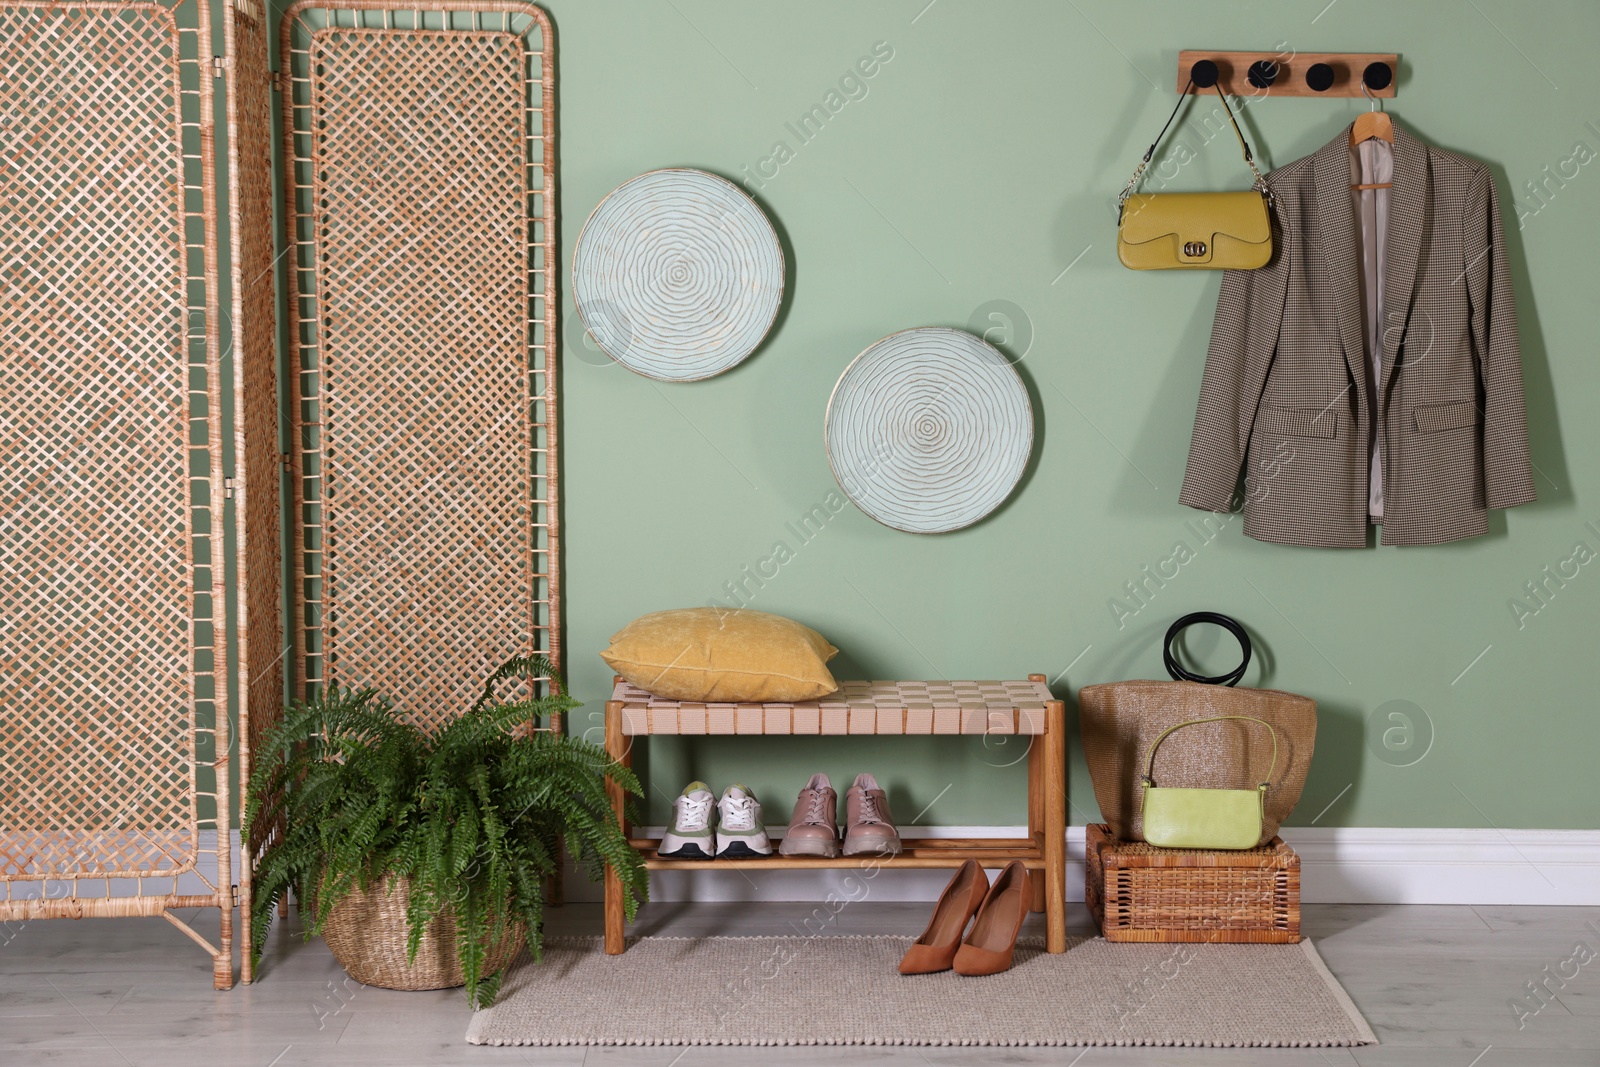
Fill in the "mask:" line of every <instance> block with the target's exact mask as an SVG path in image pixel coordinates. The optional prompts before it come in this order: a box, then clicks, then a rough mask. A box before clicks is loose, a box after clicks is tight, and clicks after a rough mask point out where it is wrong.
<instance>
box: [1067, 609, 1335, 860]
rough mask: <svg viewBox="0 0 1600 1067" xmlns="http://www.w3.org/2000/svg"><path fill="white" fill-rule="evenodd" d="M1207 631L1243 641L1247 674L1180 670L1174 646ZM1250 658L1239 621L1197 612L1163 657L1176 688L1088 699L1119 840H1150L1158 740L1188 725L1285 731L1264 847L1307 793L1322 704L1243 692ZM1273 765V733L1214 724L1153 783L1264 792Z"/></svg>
mask: <svg viewBox="0 0 1600 1067" xmlns="http://www.w3.org/2000/svg"><path fill="white" fill-rule="evenodd" d="M1197 622H1209V623H1215V624H1216V625H1218V626H1221V627H1224V628H1225V629H1227V630H1228V631H1229V632H1230V633H1232V634H1233V636H1234V637H1236V638H1238V640H1239V647H1240V649H1241V650H1242V652H1243V653H1244V655H1243V658H1242V659H1241V661H1240V663H1239V666H1238V667H1236V668H1234V669H1233V670H1231V671H1229V672H1228V673H1227V674H1222V675H1218V676H1216V677H1214V678H1207V677H1204V676H1202V675H1197V674H1194V673H1192V672H1190V671H1189V670H1187V669H1186V668H1185V667H1184V666H1183V665H1182V664H1180V663H1179V662H1178V660H1177V657H1176V655H1175V654H1174V653H1173V650H1172V643H1173V641H1174V640H1175V639H1176V638H1177V636H1178V634H1180V633H1181V632H1182V631H1183V630H1184V628H1185V627H1187V626H1190V625H1192V624H1194V623H1197ZM1250 651H1251V650H1250V637H1249V635H1248V634H1247V633H1245V630H1244V627H1243V626H1240V625H1239V623H1238V622H1236V621H1235V620H1233V619H1231V618H1229V617H1228V616H1226V615H1219V614H1217V613H1215V612H1210V611H1201V612H1195V613H1194V614H1192V615H1185V616H1184V617H1183V618H1181V619H1179V620H1178V621H1177V622H1175V623H1173V624H1172V626H1171V627H1170V628H1169V629H1168V630H1167V637H1166V642H1165V644H1164V646H1163V653H1162V657H1163V659H1164V660H1165V661H1166V666H1167V673H1168V674H1170V675H1171V676H1172V678H1173V681H1170V682H1155V681H1149V682H1109V683H1106V684H1104V685H1087V686H1084V687H1083V688H1082V689H1080V690H1078V712H1079V726H1080V729H1081V732H1082V736H1083V751H1084V756H1085V758H1086V759H1087V761H1088V764H1089V777H1090V779H1091V780H1092V781H1093V783H1094V797H1095V800H1096V801H1098V802H1099V804H1100V814H1101V816H1102V817H1103V818H1104V819H1105V821H1106V822H1107V823H1109V824H1110V825H1111V833H1112V836H1114V837H1116V838H1119V839H1121V840H1126V841H1143V840H1144V833H1143V825H1142V821H1141V812H1140V810H1139V796H1140V789H1139V782H1140V776H1141V775H1143V774H1144V761H1145V759H1146V757H1147V754H1148V753H1149V751H1150V746H1151V745H1153V744H1155V742H1156V739H1157V738H1159V737H1160V736H1161V735H1162V733H1163V732H1165V731H1166V730H1167V728H1168V727H1171V726H1175V725H1177V724H1178V723H1180V722H1185V721H1187V720H1190V719H1207V718H1213V717H1216V716H1220V715H1243V716H1248V717H1250V718H1256V719H1264V720H1266V721H1267V722H1269V723H1271V724H1272V726H1273V728H1274V729H1276V730H1277V732H1278V743H1279V745H1280V746H1281V750H1280V752H1279V755H1278V766H1277V770H1276V771H1275V772H1274V773H1273V775H1272V778H1271V785H1270V786H1269V787H1268V789H1267V798H1266V810H1265V814H1264V817H1263V818H1262V821H1261V841H1262V842H1263V843H1264V842H1266V841H1270V840H1271V839H1272V838H1273V836H1274V835H1276V834H1277V832H1278V827H1279V826H1280V825H1281V824H1282V823H1283V820H1284V819H1286V818H1288V816H1289V813H1290V812H1291V811H1293V810H1294V806H1295V805H1296V804H1297V803H1299V801H1300V791H1301V789H1303V788H1304V787H1305V784H1306V772H1307V771H1308V770H1309V769H1310V767H1311V753H1312V750H1313V748H1315V746H1316V741H1317V704H1316V701H1314V700H1311V699H1310V698H1308V697H1303V696H1297V695H1295V694H1294V693H1285V692H1283V691H1281V690H1278V689H1239V688H1236V686H1237V685H1238V683H1239V679H1241V678H1243V677H1244V671H1245V668H1246V667H1247V666H1249V664H1250ZM1180 739H1181V743H1177V742H1178V741H1179V740H1180ZM1271 764H1272V741H1271V737H1270V736H1269V734H1268V732H1267V731H1266V730H1263V729H1261V728H1260V727H1259V726H1256V725H1254V724H1251V723H1245V722H1237V721H1229V722H1214V723H1205V724H1202V725H1199V726H1191V727H1187V728H1186V729H1184V730H1182V731H1181V733H1180V734H1174V735H1173V738H1172V739H1170V740H1168V742H1167V743H1166V744H1164V745H1162V746H1161V747H1160V748H1159V749H1158V750H1157V752H1156V759H1155V771H1154V775H1153V777H1154V778H1155V780H1156V781H1158V782H1160V783H1161V784H1162V785H1163V786H1175V787H1182V788H1187V789H1254V788H1255V787H1256V786H1257V785H1258V784H1259V783H1260V782H1262V781H1264V780H1266V777H1265V776H1266V775H1267V772H1268V768H1269V767H1270V766H1271Z"/></svg>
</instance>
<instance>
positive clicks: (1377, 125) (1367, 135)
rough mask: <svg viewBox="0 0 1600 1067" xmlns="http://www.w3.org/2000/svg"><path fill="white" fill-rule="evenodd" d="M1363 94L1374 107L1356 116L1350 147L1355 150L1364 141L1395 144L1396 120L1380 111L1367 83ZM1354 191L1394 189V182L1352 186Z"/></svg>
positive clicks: (1351, 130)
mask: <svg viewBox="0 0 1600 1067" xmlns="http://www.w3.org/2000/svg"><path fill="white" fill-rule="evenodd" d="M1361 92H1362V94H1363V95H1365V96H1366V98H1367V99H1368V100H1370V101H1372V106H1371V107H1370V108H1368V109H1367V111H1366V112H1365V113H1363V114H1361V115H1357V116H1356V124H1355V125H1354V126H1352V127H1350V147H1351V148H1354V147H1355V146H1356V145H1358V144H1360V143H1361V142H1362V141H1374V140H1376V141H1388V142H1389V143H1390V144H1394V120H1393V119H1391V118H1390V117H1389V116H1388V114H1387V113H1386V112H1383V111H1379V110H1378V101H1377V98H1375V97H1374V96H1373V95H1372V94H1371V93H1370V92H1368V91H1367V87H1366V85H1365V83H1363V84H1362V86H1361ZM1350 188H1352V189H1392V188H1394V182H1373V183H1370V184H1366V185H1352V186H1350Z"/></svg>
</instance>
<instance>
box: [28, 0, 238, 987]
mask: <svg viewBox="0 0 1600 1067" xmlns="http://www.w3.org/2000/svg"><path fill="white" fill-rule="evenodd" d="M0 53H3V54H5V55H6V62H7V72H8V73H7V78H6V79H5V81H4V83H3V84H0V105H3V110H4V112H5V114H6V124H5V127H0V142H4V143H3V151H0V155H3V156H4V158H5V160H6V170H7V171H9V172H10V173H9V174H8V175H7V177H8V184H10V185H11V186H12V188H13V189H14V190H16V191H17V192H18V193H19V194H20V197H21V199H20V200H19V199H17V198H16V196H14V197H13V200H12V204H13V207H12V210H10V211H8V212H6V213H4V214H3V215H0V248H4V249H5V250H6V252H7V255H6V256H5V259H6V261H7V262H6V265H5V268H4V269H5V271H6V274H7V281H8V283H9V284H8V288H10V289H11V290H12V292H13V293H15V292H17V291H21V292H22V293H23V294H24V297H23V299H21V300H15V299H8V300H7V301H5V302H4V303H3V304H0V367H3V369H4V371H5V373H3V374H0V383H3V384H0V469H3V470H4V471H5V478H4V481H3V482H0V485H3V486H4V490H3V496H4V505H3V507H0V512H3V513H4V514H5V522H6V525H7V527H8V528H9V529H10V530H11V531H12V532H13V533H17V534H20V536H19V537H16V538H15V539H13V538H12V537H9V536H8V537H7V538H6V539H5V541H4V542H0V600H3V601H6V602H7V603H6V604H5V608H4V616H3V622H0V626H3V632H0V637H3V641H0V648H3V649H4V651H3V652H0V779H4V780H5V781H7V782H8V784H11V783H16V782H19V781H23V782H26V781H32V782H34V783H35V788H33V789H31V790H23V789H12V788H8V789H7V790H5V792H4V795H3V796H0V921H3V922H5V923H7V924H12V923H19V922H21V923H26V922H29V921H32V920H35V919H46V918H88V917H97V916H98V917H110V916H138V915H144V916H154V915H163V916H165V917H166V918H167V919H168V920H169V921H171V922H172V923H174V925H176V926H178V927H180V928H181V929H182V930H183V931H184V932H185V933H186V934H187V935H188V936H189V937H190V938H191V939H193V940H194V941H195V942H196V943H197V944H199V945H200V946H201V947H202V948H203V949H204V950H206V951H207V952H208V953H209V954H210V955H211V957H212V960H213V980H214V984H215V985H216V987H217V988H219V989H225V988H228V987H229V986H231V985H232V982H233V971H232V921H233V910H232V909H233V887H232V864H231V849H230V844H231V821H230V818H229V814H230V813H229V780H228V779H229V764H230V752H229V749H230V740H229V729H228V716H229V706H228V689H227V686H226V684H225V666H224V661H225V659H226V625H227V623H226V619H225V618H224V615H225V611H224V604H225V599H224V573H223V571H224V560H223V559H222V548H223V544H222V537H221V531H220V529H219V523H220V520H221V518H222V513H223V506H224V505H223V501H224V500H225V498H226V495H227V493H228V492H229V491H230V488H231V487H230V485H229V484H228V482H227V480H226V479H225V478H224V474H223V466H222V463H223V455H222V443H223V442H222V419H221V416H222V399H223V392H222V390H223V383H222V375H221V373H220V363H219V352H218V315H217V303H216V301H217V285H216V282H217V260H218V255H217V225H216V223H217V219H216V207H215V194H214V190H215V187H216V180H215V179H216V175H215V162H214V159H215V156H214V148H215V144H214V135H215V131H214V128H213V118H212V114H213V112H212V104H213V77H214V75H215V73H216V69H215V66H214V63H213V60H212V35H211V23H210V10H209V6H208V5H206V4H204V3H198V2H197V0H128V2H97V0H46V2H42V3H41V2H34V3H26V2H19V0H0ZM113 72H114V73H115V77H108V76H107V75H108V74H111V73H113ZM152 120H154V121H152ZM85 204H93V205H95V207H96V209H97V210H95V211H94V212H90V211H87V210H84V207H83V205H85ZM19 252H20V254H18V253H19ZM40 454H46V455H50V456H53V457H54V462H53V464H47V465H42V466H39V465H36V466H35V467H30V466H29V462H30V460H36V459H37V458H38V456H39V455H40ZM62 489H64V490H66V491H59V490H62ZM91 637H92V638H93V641H94V652H93V654H88V652H87V648H88V646H86V645H85V643H84V642H85V641H86V640H87V639H89V638H91ZM180 883H183V884H186V885H187V888H188V889H189V890H190V891H187V892H184V891H181V890H182V889H183V888H184V885H183V884H180ZM196 888H198V890H199V891H194V890H195V889H196ZM184 907H217V908H219V909H220V910H221V927H220V941H221V944H220V947H219V946H215V945H212V944H211V943H210V942H209V941H207V940H206V939H205V938H204V937H202V936H201V935H200V934H198V933H196V932H195V931H194V930H193V929H192V928H190V927H189V926H188V925H187V924H186V923H184V922H183V921H182V920H180V919H179V918H178V917H177V916H175V915H173V914H172V912H171V910H170V909H173V908H184Z"/></svg>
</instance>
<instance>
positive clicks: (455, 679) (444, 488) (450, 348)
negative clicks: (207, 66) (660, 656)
mask: <svg viewBox="0 0 1600 1067" xmlns="http://www.w3.org/2000/svg"><path fill="white" fill-rule="evenodd" d="M308 52H309V55H308V59H309V68H308V74H309V81H310V90H311V92H310V108H309V112H310V120H311V122H310V130H311V132H312V136H311V138H310V140H311V168H310V169H311V171H312V174H313V185H312V190H311V192H312V197H311V211H310V217H309V222H310V229H311V236H312V239H313V242H314V249H315V254H314V271H315V297H316V315H315V319H314V320H313V321H311V322H309V323H306V324H304V326H303V327H302V329H303V330H305V331H308V332H314V335H315V338H316V340H317V342H318V346H317V352H316V358H315V363H314V364H312V365H311V367H312V368H314V370H315V372H316V373H315V375H314V376H312V375H305V376H303V377H302V381H301V386H302V404H301V412H300V414H302V416H304V415H305V414H307V413H308V412H310V411H311V410H312V409H310V408H308V407H307V406H306V404H305V401H306V400H313V401H314V402H315V404H316V407H315V411H314V414H315V417H314V418H311V419H308V420H306V421H308V422H309V423H310V425H309V426H308V427H307V428H308V429H310V430H311V431H312V433H311V434H310V435H306V436H304V437H303V439H302V441H301V442H300V444H301V446H302V448H303V449H304V450H305V453H304V454H303V456H302V463H303V472H304V475H305V477H306V483H305V487H304V492H305V496H306V500H307V502H308V503H309V504H312V505H318V506H320V515H319V516H318V517H319V518H320V529H319V530H318V529H311V530H307V531H306V535H305V536H306V542H305V544H306V547H307V548H308V549H312V550H313V552H312V555H313V557H315V556H316V555H318V554H320V560H316V562H315V565H314V567H315V569H313V570H312V572H311V574H310V577H311V578H313V579H319V580H320V582H319V584H318V586H317V587H316V588H315V589H313V588H312V587H311V586H309V585H308V586H307V590H308V592H307V599H308V600H309V601H312V602H313V603H312V604H310V605H308V608H309V610H308V612H307V617H306V625H307V626H308V628H312V627H314V626H315V625H316V624H318V623H320V629H321V633H320V643H321V644H320V647H321V671H320V675H321V677H320V679H314V680H320V681H323V682H333V683H337V684H343V685H371V686H375V687H377V688H378V689H379V690H380V691H381V692H383V693H385V694H386V695H388V696H390V697H391V698H393V699H394V700H395V702H396V704H397V706H398V707H400V708H401V709H402V710H404V711H406V712H408V713H410V714H411V715H412V716H413V717H414V719H416V720H417V721H418V722H420V723H423V724H425V725H436V724H437V723H439V722H441V721H444V720H446V719H448V718H450V717H452V716H454V715H457V714H460V713H461V712H462V711H464V710H466V709H467V708H468V707H470V706H471V704H472V702H473V701H474V700H475V699H476V698H477V696H478V694H479V692H480V691H481V688H482V684H483V680H484V678H485V677H486V676H487V675H488V674H489V673H490V672H491V671H492V670H493V669H494V668H495V667H496V666H498V665H499V664H500V663H501V662H503V661H504V660H505V659H507V658H509V657H511V656H513V655H518V654H528V653H531V652H533V651H535V650H538V649H539V648H540V647H541V645H540V631H541V630H542V629H544V628H545V627H546V626H547V625H548V616H547V614H545V612H544V611H543V610H542V609H543V608H544V604H543V602H542V601H541V598H540V589H541V587H540V585H539V582H540V580H541V578H542V577H543V574H542V573H541V570H540V568H539V566H538V565H537V562H536V559H535V548H536V541H535V537H536V529H535V526H536V523H537V521H538V520H539V518H540V516H539V515H537V514H536V513H535V511H534V508H535V506H536V501H535V499H534V498H533V497H532V495H531V494H532V479H533V476H534V473H535V471H536V459H535V451H534V445H535V440H534V434H535V432H536V430H541V429H542V428H541V427H539V426H536V425H535V419H536V411H535V410H534V408H533V400H534V397H533V396H531V395H530V386H531V385H532V384H533V383H532V382H531V381H530V354H529V347H530V324H529V318H530V315H531V309H530V303H531V302H530V299H529V294H530V277H529V274H530V268H531V267H532V266H535V265H537V264H535V263H534V262H533V259H532V250H531V249H530V240H531V235H530V233H529V218H528V216H529V201H530V195H529V194H530V189H529V167H528V159H527V152H528V146H527V137H528V122H529V117H528V84H527V68H528V57H527V54H526V52H525V42H524V39H523V37H522V36H521V35H519V34H518V33H515V32H510V31H499V32H495V31H483V32H462V31H447V30H438V31H435V30H431V29H428V28H421V29H411V30H392V29H381V28H380V29H367V28H351V27H339V26H328V27H324V28H322V29H319V30H316V31H315V32H314V33H312V34H311V39H310V43H309V46H308ZM533 191H534V192H538V191H540V190H537V189H535V190H533ZM303 359H304V356H303ZM302 367H303V368H306V367H307V364H306V363H305V362H303V363H302ZM308 382H310V383H311V386H310V388H309V389H308V388H307V383H308ZM307 393H310V395H309V396H307V395H306V394H307ZM302 519H304V516H302ZM319 548H320V553H317V552H315V551H314V550H316V549H319ZM544 569H546V570H547V569H548V568H544ZM318 593H319V594H320V595H317V594H318ZM319 608H320V611H319V610H318V609H319ZM546 647H548V646H546ZM308 673H315V672H308ZM308 680H313V679H308Z"/></svg>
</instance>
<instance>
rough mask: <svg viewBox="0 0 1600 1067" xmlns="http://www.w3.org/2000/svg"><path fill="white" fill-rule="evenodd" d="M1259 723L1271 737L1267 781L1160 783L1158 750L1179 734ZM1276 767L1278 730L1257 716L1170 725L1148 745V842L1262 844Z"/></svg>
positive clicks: (1207, 845) (1174, 845) (1192, 845)
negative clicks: (1232, 785) (1198, 785)
mask: <svg viewBox="0 0 1600 1067" xmlns="http://www.w3.org/2000/svg"><path fill="white" fill-rule="evenodd" d="M1231 719H1237V720H1239V721H1241V722H1258V723H1260V724H1261V725H1262V726H1265V727H1266V728H1267V732H1268V733H1270V734H1271V735H1272V763H1271V764H1270V765H1269V766H1268V768H1267V777H1266V779H1265V780H1264V781H1263V782H1262V783H1261V784H1260V785H1258V786H1256V788H1254V789H1171V788H1164V787H1161V786H1158V785H1156V783H1155V779H1154V777H1152V776H1153V774H1154V773H1155V764H1156V749H1157V748H1159V747H1161V742H1163V741H1165V740H1166V739H1167V738H1168V737H1170V736H1171V735H1172V733H1173V732H1174V731H1176V730H1181V729H1183V728H1184V727H1185V726H1199V725H1201V724H1202V723H1208V722H1227V721H1228V720H1231ZM1277 766H1278V731H1276V730H1274V729H1273V728H1272V724H1271V723H1270V722H1268V721H1267V720H1265V719H1258V718H1256V717H1255V716H1253V715H1218V716H1215V717H1213V718H1209V719H1190V720H1189V721H1188V722H1180V723H1177V724H1176V725H1173V726H1169V727H1167V728H1166V730H1165V731H1163V732H1162V734H1161V736H1160V737H1158V738H1156V740H1155V744H1153V745H1151V746H1150V754H1149V756H1147V757H1146V759H1145V767H1144V777H1143V778H1142V779H1141V783H1142V785H1143V787H1144V839H1145V840H1146V841H1148V842H1149V843H1150V844H1152V845H1156V846H1157V847H1159V848H1214V849H1246V848H1255V847H1256V846H1257V845H1258V844H1260V843H1261V838H1262V836H1263V835H1262V833H1261V824H1262V822H1263V820H1264V817H1265V812H1266V805H1267V786H1268V785H1270V784H1271V783H1272V772H1273V771H1274V770H1276V769H1277Z"/></svg>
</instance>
